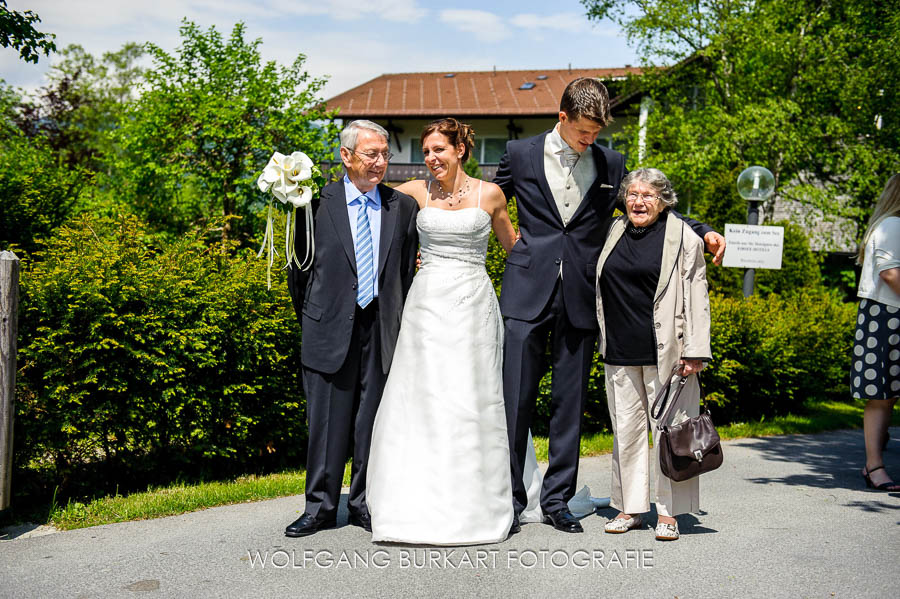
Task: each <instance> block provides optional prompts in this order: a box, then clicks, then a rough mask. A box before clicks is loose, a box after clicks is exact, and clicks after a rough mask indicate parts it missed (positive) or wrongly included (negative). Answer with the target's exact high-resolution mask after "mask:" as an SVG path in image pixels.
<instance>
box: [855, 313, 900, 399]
mask: <svg viewBox="0 0 900 599" xmlns="http://www.w3.org/2000/svg"><path fill="white" fill-rule="evenodd" d="M850 392H851V393H852V395H853V397H856V398H862V399H891V398H894V397H900V308H894V307H893V306H885V305H884V304H882V303H879V302H876V301H872V300H870V299H863V300H862V301H860V302H859V310H858V311H857V316H856V337H855V343H854V344H853V364H852V367H851V370H850Z"/></svg>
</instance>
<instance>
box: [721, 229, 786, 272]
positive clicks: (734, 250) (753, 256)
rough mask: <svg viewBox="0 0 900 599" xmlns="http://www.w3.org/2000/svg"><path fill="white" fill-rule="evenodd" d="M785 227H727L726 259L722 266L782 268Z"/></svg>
mask: <svg viewBox="0 0 900 599" xmlns="http://www.w3.org/2000/svg"><path fill="white" fill-rule="evenodd" d="M783 251H784V227H764V226H760V225H725V258H724V259H723V260H722V266H734V267H738V268H774V269H780V268H781V255H782V253H783Z"/></svg>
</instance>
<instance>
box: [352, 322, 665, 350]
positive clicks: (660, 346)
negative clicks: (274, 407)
mask: <svg viewBox="0 0 900 599" xmlns="http://www.w3.org/2000/svg"><path fill="white" fill-rule="evenodd" d="M350 320H353V315H352V314H351V315H350ZM660 347H662V346H660Z"/></svg>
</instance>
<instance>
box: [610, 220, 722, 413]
mask: <svg viewBox="0 0 900 599" xmlns="http://www.w3.org/2000/svg"><path fill="white" fill-rule="evenodd" d="M661 216H665V217H666V234H665V241H664V242H663V254H662V267H661V270H660V274H659V283H658V284H657V286H656V293H655V294H654V300H653V332H654V334H655V337H656V365H657V368H658V370H659V377H660V379H663V380H665V377H667V376H669V375H670V374H671V373H672V369H673V368H674V366H675V364H677V363H678V360H680V359H681V358H692V359H696V360H703V361H705V362H708V361H709V360H710V359H711V356H712V351H711V349H710V332H709V329H710V318H709V295H708V290H707V285H706V264H705V262H704V260H703V240H701V239H700V237H698V236H697V234H696V233H695V232H694V231H693V230H692V229H691V228H690V227H688V226H687V225H685V224H684V222H683V221H682V220H681V219H679V218H678V217H676V216H675V215H673V214H672V213H671V212H667V213H665V214H664V215H661ZM627 224H628V219H627V218H626V217H625V216H621V217H619V218H618V219H616V221H615V222H613V224H612V226H611V227H610V230H609V235H608V236H607V238H606V244H605V245H604V246H603V251H602V252H600V258H599V259H598V261H597V279H596V285H597V322H599V323H600V355H601V356H605V355H606V321H605V315H604V313H603V300H602V298H601V294H600V277H601V276H602V274H603V265H604V264H605V263H606V259H607V258H608V257H609V254H610V253H611V252H612V250H613V248H614V247H616V244H617V243H618V242H619V239H620V238H621V237H622V235H623V233H624V232H625V227H626V225H627ZM651 401H652V398H651Z"/></svg>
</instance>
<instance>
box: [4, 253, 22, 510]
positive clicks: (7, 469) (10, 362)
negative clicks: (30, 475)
mask: <svg viewBox="0 0 900 599" xmlns="http://www.w3.org/2000/svg"><path fill="white" fill-rule="evenodd" d="M18 308H19V259H18V258H17V257H16V255H15V254H13V253H12V252H7V251H4V252H0V511H2V510H5V509H6V508H8V507H9V504H10V500H11V499H12V495H11V486H10V478H11V475H12V454H13V416H14V415H15V413H16V335H17V331H18V326H17V322H18Z"/></svg>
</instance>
